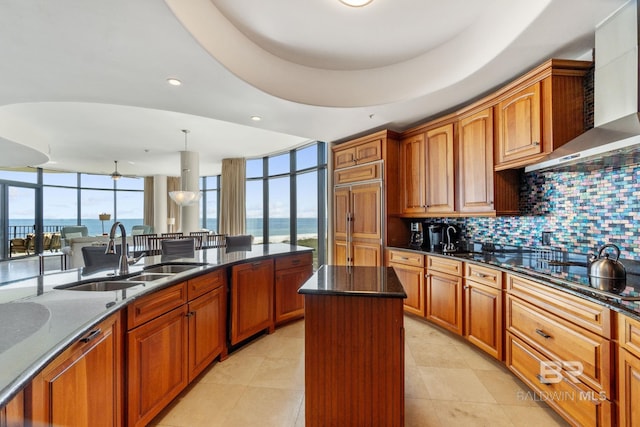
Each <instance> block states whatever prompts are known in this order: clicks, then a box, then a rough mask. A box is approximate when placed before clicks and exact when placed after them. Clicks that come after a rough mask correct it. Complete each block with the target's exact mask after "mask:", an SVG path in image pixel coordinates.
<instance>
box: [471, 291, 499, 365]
mask: <svg viewBox="0 0 640 427" xmlns="http://www.w3.org/2000/svg"><path fill="white" fill-rule="evenodd" d="M464 289H465V302H464V304H465V321H464V324H465V328H464V330H465V337H466V338H467V340H469V341H470V342H472V343H473V344H475V345H476V346H477V347H479V348H481V349H482V350H484V351H485V352H487V353H488V354H490V355H491V356H493V357H495V358H496V359H498V360H502V339H503V334H502V331H503V327H502V291H501V290H500V289H495V288H492V287H490V286H486V285H482V284H480V283H478V282H475V281H473V280H467V281H466V282H465V287H464Z"/></svg>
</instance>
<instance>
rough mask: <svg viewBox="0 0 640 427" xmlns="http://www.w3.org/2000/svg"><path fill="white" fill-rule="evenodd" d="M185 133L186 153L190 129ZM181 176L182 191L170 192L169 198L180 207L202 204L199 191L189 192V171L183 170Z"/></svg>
mask: <svg viewBox="0 0 640 427" xmlns="http://www.w3.org/2000/svg"><path fill="white" fill-rule="evenodd" d="M182 132H183V133H184V152H185V153H186V152H187V134H188V133H189V130H188V129H182ZM181 172H182V173H181V175H180V188H181V190H180V191H170V192H169V197H171V200H173V201H174V202H176V204H177V205H178V206H191V205H195V204H196V203H198V202H200V197H201V196H202V194H201V193H200V192H199V191H188V190H187V181H188V180H187V178H188V177H189V172H190V170H189V169H182V171H181Z"/></svg>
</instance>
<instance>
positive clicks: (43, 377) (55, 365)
mask: <svg viewBox="0 0 640 427" xmlns="http://www.w3.org/2000/svg"><path fill="white" fill-rule="evenodd" d="M121 338H122V333H121V326H120V314H119V313H118V314H115V315H113V316H111V317H109V318H108V319H106V320H105V321H103V322H101V323H100V324H98V325H97V326H96V327H94V328H93V329H92V330H91V331H90V332H88V333H87V334H85V336H83V337H82V338H80V339H79V340H78V341H77V342H76V343H74V344H72V345H71V347H69V348H68V349H67V350H65V351H64V352H63V353H62V354H61V355H60V356H58V357H57V358H56V359H55V360H54V361H53V362H51V363H50V364H49V365H47V367H46V368H45V369H44V370H43V371H42V372H41V373H40V374H38V375H37V376H36V377H35V378H34V379H33V381H32V383H31V386H30V387H29V388H27V390H29V391H30V393H29V392H28V393H27V394H26V396H25V400H26V401H25V407H26V408H27V412H26V418H27V419H30V420H32V423H33V425H43V426H44V425H54V426H105V427H107V426H109V427H111V426H120V425H122V422H123V420H122V390H121V387H122V368H121V367H122V345H121V342H122V339H121ZM8 425H12V424H8Z"/></svg>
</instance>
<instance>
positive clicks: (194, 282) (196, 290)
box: [187, 268, 226, 301]
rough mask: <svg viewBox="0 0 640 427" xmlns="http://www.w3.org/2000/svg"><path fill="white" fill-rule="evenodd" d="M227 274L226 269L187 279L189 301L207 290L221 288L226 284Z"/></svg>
mask: <svg viewBox="0 0 640 427" xmlns="http://www.w3.org/2000/svg"><path fill="white" fill-rule="evenodd" d="M225 279H226V274H225V270H224V269H222V268H221V269H219V270H217V271H214V272H211V273H207V274H203V275H202V276H198V277H194V278H193V279H189V280H188V281H187V299H188V300H189V301H191V300H193V299H195V298H198V297H199V296H200V295H204V294H206V293H207V292H209V291H211V290H213V289H216V288H219V287H220V286H222V285H224V284H225Z"/></svg>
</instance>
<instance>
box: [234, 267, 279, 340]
mask: <svg viewBox="0 0 640 427" xmlns="http://www.w3.org/2000/svg"><path fill="white" fill-rule="evenodd" d="M273 287H274V266H273V259H266V260H262V261H254V262H246V263H242V264H237V265H234V266H233V267H231V307H230V309H231V329H230V333H229V339H230V341H231V345H236V344H238V343H240V342H241V341H243V340H245V339H247V338H249V337H251V336H253V335H255V334H257V333H258V332H260V331H263V330H265V329H267V330H268V331H269V333H271V332H273V330H274V319H273V312H274V309H273V307H274V305H273V293H274V289H273Z"/></svg>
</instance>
